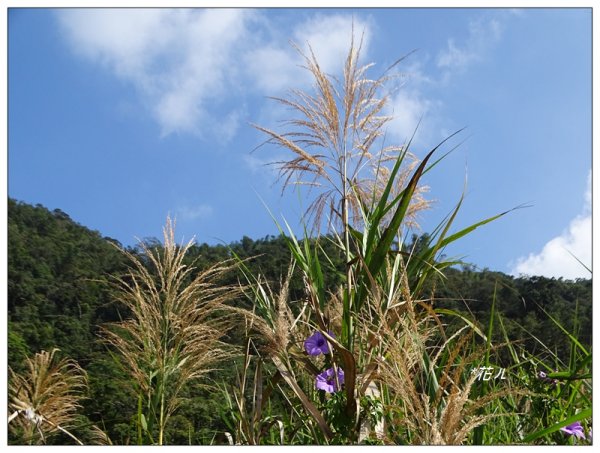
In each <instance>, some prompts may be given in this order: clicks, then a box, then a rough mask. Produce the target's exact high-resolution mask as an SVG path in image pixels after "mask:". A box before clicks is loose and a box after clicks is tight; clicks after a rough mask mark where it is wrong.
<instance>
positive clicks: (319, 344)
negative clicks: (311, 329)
mask: <svg viewBox="0 0 600 453" xmlns="http://www.w3.org/2000/svg"><path fill="white" fill-rule="evenodd" d="M327 333H328V334H329V335H331V336H333V334H332V333H331V332H327ZM304 349H306V352H307V353H308V354H310V355H319V354H329V343H327V340H326V339H325V336H324V335H323V334H322V333H321V332H315V333H313V334H312V335H311V336H310V337H308V338H307V339H306V341H305V342H304Z"/></svg>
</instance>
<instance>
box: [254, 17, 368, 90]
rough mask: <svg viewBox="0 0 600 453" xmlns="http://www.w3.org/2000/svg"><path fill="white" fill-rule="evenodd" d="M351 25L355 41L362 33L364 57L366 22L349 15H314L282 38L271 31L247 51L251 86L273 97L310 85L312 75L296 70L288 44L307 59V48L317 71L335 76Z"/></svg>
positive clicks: (297, 58)
mask: <svg viewBox="0 0 600 453" xmlns="http://www.w3.org/2000/svg"><path fill="white" fill-rule="evenodd" d="M353 24H354V32H355V36H356V37H357V39H360V36H361V35H362V34H363V32H364V38H363V44H362V50H361V54H362V55H363V57H364V56H365V55H366V54H367V52H368V46H369V41H370V36H371V32H370V25H369V22H368V21H366V20H362V19H360V18H356V17H355V18H353V17H352V16H350V15H340V14H334V15H323V14H318V15H316V16H314V17H311V18H309V19H307V20H306V21H304V22H300V23H298V24H297V25H296V26H295V27H294V28H293V29H292V30H290V34H284V37H285V38H284V37H282V36H280V35H278V34H276V33H275V31H273V30H271V32H272V33H273V36H272V37H271V38H270V39H269V41H268V42H264V43H262V45H260V46H258V47H256V48H255V49H252V50H250V51H249V52H248V53H247V55H246V58H245V59H244V61H245V63H246V66H247V68H248V71H249V73H250V74H251V75H252V76H253V78H254V80H255V84H256V85H257V86H258V88H260V89H261V90H262V91H264V92H265V93H268V94H270V95H273V94H276V93H278V92H281V91H283V90H285V89H288V88H307V87H308V86H310V84H311V83H312V82H313V79H312V76H311V75H310V74H309V72H308V71H307V70H305V69H303V68H300V65H303V64H304V61H303V60H302V57H301V56H300V55H299V54H298V52H297V51H296V50H295V49H294V48H293V47H292V46H291V45H290V41H291V42H293V43H294V44H295V45H297V46H298V47H299V49H300V50H301V51H302V52H303V53H304V54H305V55H307V56H310V49H309V45H310V48H312V50H313V52H314V54H315V57H316V58H317V61H318V62H319V65H320V66H321V68H322V69H323V70H324V71H325V72H326V73H330V74H336V73H338V74H339V73H340V71H341V68H342V65H343V63H344V60H345V58H346V56H347V54H348V48H349V45H350V40H351V38H352V26H353ZM288 40H289V41H288ZM355 44H356V45H358V44H359V42H355Z"/></svg>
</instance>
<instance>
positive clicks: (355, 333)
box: [246, 32, 506, 443]
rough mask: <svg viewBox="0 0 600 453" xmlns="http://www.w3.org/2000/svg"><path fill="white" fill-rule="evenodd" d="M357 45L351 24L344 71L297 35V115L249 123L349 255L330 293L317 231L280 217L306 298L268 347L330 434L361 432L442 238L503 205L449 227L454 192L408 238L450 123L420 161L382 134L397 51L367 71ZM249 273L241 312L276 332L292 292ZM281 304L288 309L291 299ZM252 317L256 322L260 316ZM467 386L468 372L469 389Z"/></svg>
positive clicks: (414, 328) (407, 331) (437, 266)
mask: <svg viewBox="0 0 600 453" xmlns="http://www.w3.org/2000/svg"><path fill="white" fill-rule="evenodd" d="M361 47H362V39H361V40H360V41H359V43H358V44H356V42H355V40H354V32H353V37H352V39H351V41H350V49H349V52H348V54H347V56H346V59H345V62H344V65H343V69H342V78H341V79H337V78H335V77H334V76H332V75H329V74H326V73H325V72H324V71H323V70H322V68H321V66H320V65H319V63H318V61H317V59H316V57H315V54H314V53H313V51H312V49H311V48H310V46H309V48H308V49H309V52H308V54H305V53H303V52H302V51H301V50H300V49H299V48H297V47H296V49H297V50H298V52H299V53H300V55H301V57H302V58H303V60H304V63H305V68H306V69H307V70H308V71H309V73H310V74H311V75H312V77H313V81H314V84H313V90H312V91H311V92H306V91H302V90H291V91H290V93H289V96H288V97H285V98H274V99H275V101H276V102H278V103H280V104H283V105H284V106H286V107H288V108H290V109H291V111H292V112H293V113H295V114H296V115H297V116H295V117H293V118H292V119H290V120H288V121H286V122H285V123H284V124H285V125H286V126H287V127H286V129H285V130H284V131H283V132H277V131H274V130H271V129H269V128H266V127H262V126H257V125H255V127H256V128H257V129H258V130H260V131H262V132H264V133H265V134H266V135H267V136H268V138H267V140H266V143H269V144H274V145H277V146H279V147H282V148H284V149H286V150H288V151H289V152H291V157H290V159H289V160H284V161H282V162H280V163H279V164H278V165H279V169H280V178H281V179H283V188H284V190H285V188H286V187H288V186H290V185H294V184H300V185H309V186H311V187H313V188H315V190H317V191H318V192H317V193H316V196H315V199H314V201H313V202H312V203H311V204H310V206H309V208H308V210H307V218H310V219H312V221H313V227H312V232H313V233H314V232H315V231H316V232H320V228H321V226H322V215H323V213H324V212H325V211H326V210H327V213H328V216H329V222H328V224H327V231H328V232H329V233H330V234H331V236H330V238H332V239H329V238H327V239H326V240H333V241H334V243H335V244H337V246H338V248H339V250H340V252H341V254H342V255H343V257H344V260H345V263H344V270H343V284H342V286H341V287H340V288H339V290H336V291H334V292H333V293H328V291H327V283H326V275H327V274H326V273H325V272H324V266H326V265H327V262H322V260H323V259H325V260H326V261H327V260H329V258H328V257H327V255H326V254H325V253H324V251H323V249H322V247H321V245H320V241H322V240H323V239H322V238H321V237H319V236H317V237H314V238H310V237H309V233H308V231H309V228H308V227H307V226H306V223H305V229H304V238H303V239H298V238H297V237H296V236H295V234H294V232H293V231H292V230H291V228H290V227H289V226H288V225H287V224H286V228H285V229H284V228H282V227H281V226H279V224H278V227H279V228H280V232H281V234H282V236H283V237H284V239H285V241H286V242H287V244H288V246H289V249H290V251H291V253H292V257H293V260H294V264H295V265H296V266H297V267H298V268H299V270H300V272H301V273H302V275H303V279H304V283H305V297H306V299H305V300H304V301H300V302H302V307H303V308H302V310H301V311H300V313H298V314H294V315H295V316H292V317H291V319H294V317H295V319H294V321H293V322H291V324H288V325H291V326H292V327H291V329H290V333H289V334H288V338H289V341H287V342H286V343H282V344H281V345H280V348H279V349H278V350H276V351H273V350H271V352H270V353H269V357H270V358H271V360H272V362H273V364H274V365H275V367H276V369H277V373H276V374H275V375H274V376H273V378H276V377H277V376H279V377H280V378H281V379H282V380H283V381H285V383H286V384H287V385H288V386H289V388H290V389H291V390H292V392H293V393H294V394H295V395H296V397H297V399H298V401H300V402H301V405H302V407H303V410H304V411H305V412H306V413H307V414H309V415H310V417H311V418H312V420H313V421H314V423H316V426H317V427H318V429H319V431H320V434H319V435H318V436H317V437H316V438H315V441H317V442H321V441H322V442H325V443H331V442H343V443H354V442H357V441H358V440H359V438H360V436H361V434H360V431H361V429H360V428H361V424H362V423H361V420H364V419H365V417H366V418H368V417H369V410H370V409H368V407H371V406H369V405H370V404H371V403H372V401H371V403H369V402H368V401H369V399H372V395H375V394H378V393H381V392H379V390H378V389H376V388H374V386H375V387H376V386H377V384H376V383H375V381H376V380H377V379H378V376H380V373H379V371H378V370H380V368H381V366H382V365H381V364H382V363H385V360H387V359H388V358H389V357H391V356H390V354H392V351H393V343H390V342H391V341H392V340H393V338H395V337H397V336H398V335H405V336H406V338H414V337H419V336H420V335H423V334H424V332H423V331H422V328H423V325H424V324H423V323H422V322H421V321H420V319H421V318H422V316H423V313H425V314H427V313H429V312H431V311H434V309H433V308H432V307H430V306H427V307H425V306H421V305H422V303H423V301H422V300H420V297H421V296H422V291H423V289H424V287H425V286H426V285H425V283H426V282H428V281H429V280H430V279H431V278H433V277H436V276H438V275H442V270H443V269H444V268H445V267H447V266H451V265H452V264H455V263H456V262H457V261H452V260H444V259H442V257H441V253H442V251H443V250H444V248H445V247H446V246H448V245H449V244H451V243H452V242H454V241H456V240H458V239H460V238H462V237H463V236H465V235H467V234H469V233H470V232H472V231H473V230H475V229H476V228H478V227H479V226H481V225H484V224H486V223H488V222H491V221H493V220H495V219H497V218H499V217H501V216H502V215H504V214H506V213H502V214H499V215H495V216H492V217H490V218H487V219H485V220H483V221H481V222H478V223H475V224H473V225H470V226H468V227H467V228H464V229H462V230H459V231H456V232H453V233H451V232H450V228H451V226H452V224H453V222H454V220H455V218H456V215H457V213H458V211H459V209H460V206H461V204H462V198H461V199H460V200H459V202H458V203H457V206H456V208H455V209H454V210H453V211H452V212H451V213H450V214H449V215H448V216H447V217H446V218H445V219H444V220H443V221H442V222H441V223H440V224H439V225H438V227H437V228H436V229H435V230H434V231H433V232H432V234H431V235H430V236H429V238H428V239H427V240H426V241H424V243H423V244H422V247H420V248H419V249H418V250H414V249H413V250H407V249H406V247H405V243H404V242H405V237H406V236H407V234H408V228H409V226H410V225H413V224H414V219H415V215H416V213H418V212H419V211H420V210H422V209H424V208H426V207H427V206H428V202H427V201H426V200H425V199H424V198H423V192H424V190H425V188H424V187H423V186H422V184H421V178H422V176H423V175H424V174H426V173H427V172H428V171H430V170H431V169H432V168H433V167H435V166H436V165H437V164H438V163H439V162H440V161H441V159H442V158H443V157H444V156H445V155H444V156H442V157H440V158H438V159H437V160H434V158H433V156H434V154H436V152H439V149H440V148H442V147H444V146H446V145H447V143H448V141H449V140H450V139H452V138H453V137H454V135H455V134H452V135H451V136H450V137H448V139H446V140H444V141H442V142H441V143H440V144H439V145H437V146H436V147H434V148H433V149H432V150H431V151H429V152H428V153H427V154H426V155H425V156H424V158H423V159H422V161H420V162H419V161H417V160H416V159H415V157H414V156H413V155H412V154H411V152H410V151H409V149H410V146H411V143H412V139H411V140H410V141H409V142H408V143H407V144H405V145H402V146H384V144H383V139H384V136H385V132H386V128H387V127H388V125H389V121H390V120H391V117H390V116H387V115H385V112H386V105H387V103H388V102H389V99H390V91H389V90H388V84H389V82H391V81H392V79H393V78H394V75H393V71H392V70H393V69H394V68H395V67H396V66H397V65H398V64H399V63H400V62H401V61H402V59H400V60H398V61H396V62H395V63H394V64H393V65H392V66H390V67H389V68H388V69H387V70H385V71H384V72H383V73H382V75H380V76H379V77H371V76H370V71H371V69H372V66H373V65H372V64H367V65H361V64H360V51H361ZM386 90H387V91H386ZM305 222H306V219H305ZM323 257H324V258H323ZM329 261H331V260H329ZM330 272H331V270H330ZM334 272H335V271H334ZM247 277H248V282H249V284H250V286H251V287H252V288H254V289H253V292H252V294H251V298H252V299H253V301H254V303H255V310H254V311H253V312H252V313H250V312H248V313H247V314H246V315H247V317H248V318H249V319H254V321H253V322H254V324H255V325H256V326H259V327H260V329H259V331H260V332H265V331H266V330H268V329H272V331H271V332H269V333H268V336H270V337H272V336H273V334H274V330H273V329H275V324H274V323H273V320H275V319H279V318H278V313H282V308H281V307H282V304H283V305H285V306H286V307H287V304H291V302H292V301H289V300H287V301H284V302H285V303H282V302H281V299H277V302H275V301H274V300H273V297H272V295H271V293H269V291H267V290H266V286H265V283H264V282H262V281H260V279H257V278H256V277H254V276H252V275H247ZM277 307H279V308H277ZM283 312H288V313H292V310H291V309H290V308H289V307H288V308H285V310H283ZM257 317H262V318H263V322H257V321H256V318H257ZM288 318H290V316H289V315H288ZM338 323H339V324H338ZM338 326H339V327H338ZM315 331H316V332H318V335H320V336H321V338H324V339H325V340H324V341H326V342H327V344H328V345H329V347H328V348H325V349H324V351H326V353H325V352H324V353H323V354H324V358H322V359H321V358H313V357H310V356H307V355H306V352H305V350H304V349H305V348H304V347H303V344H302V343H303V340H302V339H301V338H300V337H301V336H302V333H301V332H304V335H305V336H304V338H305V339H306V337H307V336H308V335H310V334H311V333H314V332H315ZM392 334H393V335H392ZM315 338H316V337H315ZM317 354H318V350H317ZM421 354H422V359H423V360H425V361H426V362H427V363H430V364H432V363H435V361H434V360H431V357H429V355H428V354H429V352H428V350H427V349H423V350H422V351H421ZM382 360H383V362H382ZM432 366H433V365H432ZM463 366H464V365H463ZM323 368H329V371H327V372H328V373H330V375H331V376H333V378H332V380H333V381H335V382H334V383H332V384H331V386H330V387H324V388H326V389H333V390H332V392H333V394H332V395H330V396H326V397H324V396H323V394H322V393H321V394H319V392H318V391H315V378H317V374H319V375H321V376H322V373H325V371H324V370H323ZM342 372H343V379H342V375H341V374H340V373H342ZM412 372H415V370H414V369H407V373H408V374H407V375H405V376H403V378H406V379H409V378H415V376H414V375H411V373H412ZM427 373H429V374H427V376H429V377H430V379H428V380H426V384H427V388H426V389H420V390H419V391H423V392H425V394H426V395H428V394H430V393H431V392H433V394H432V395H434V396H435V392H436V391H437V390H438V389H439V388H440V387H439V385H438V384H436V379H437V378H436V377H435V376H436V375H435V374H432V373H433V371H432V370H430V369H429V368H427ZM321 379H324V378H323V377H321ZM342 383H343V392H340V391H339V390H340V389H342ZM321 387H322V384H321ZM322 388H323V387H322ZM469 388H470V387H469V385H468V384H467V388H466V390H465V392H466V393H468V390H469ZM335 389H337V391H336V390H335ZM383 390H385V392H383V394H389V389H388V388H387V387H386V388H382V391H383ZM328 391H329V390H328ZM369 395H370V396H369ZM463 396H464V395H463ZM315 398H316V399H315ZM365 398H366V399H365ZM365 401H366V402H365ZM380 402H381V401H380ZM363 403H364V404H366V406H364V404H363ZM453 426H455V427H457V426H458V425H453ZM463 428H464V426H463V427H462V428H461V429H463ZM465 429H466V428H465ZM468 431H469V430H468V429H467V430H466V432H468ZM321 436H322V437H321ZM460 438H461V439H462V438H464V437H460ZM455 440H456V439H455Z"/></svg>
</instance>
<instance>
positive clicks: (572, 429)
mask: <svg viewBox="0 0 600 453" xmlns="http://www.w3.org/2000/svg"><path fill="white" fill-rule="evenodd" d="M560 430H561V431H562V432H563V433H565V434H566V435H568V436H575V437H577V438H579V439H585V434H584V433H583V426H581V423H579V422H575V423H571V424H570V425H567V426H563V427H562V428H560Z"/></svg>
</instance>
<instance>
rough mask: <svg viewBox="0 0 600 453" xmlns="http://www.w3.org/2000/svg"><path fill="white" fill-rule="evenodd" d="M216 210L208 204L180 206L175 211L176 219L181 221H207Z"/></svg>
mask: <svg viewBox="0 0 600 453" xmlns="http://www.w3.org/2000/svg"><path fill="white" fill-rule="evenodd" d="M213 212H214V209H213V207H212V206H210V205H208V204H204V203H203V204H198V205H185V206H179V207H178V208H177V210H176V211H175V214H176V217H177V218H178V219H181V220H185V221H188V220H199V219H206V218H208V217H211V216H212V215H213Z"/></svg>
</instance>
